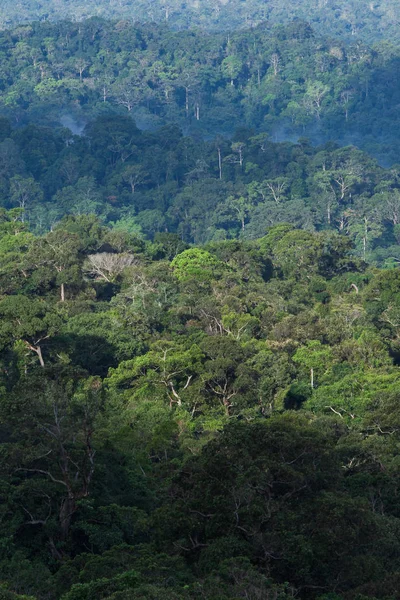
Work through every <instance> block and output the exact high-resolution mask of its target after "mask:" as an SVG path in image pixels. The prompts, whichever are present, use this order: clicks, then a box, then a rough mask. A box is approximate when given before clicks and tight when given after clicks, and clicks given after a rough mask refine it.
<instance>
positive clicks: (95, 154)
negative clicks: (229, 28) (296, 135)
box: [0, 116, 400, 265]
mask: <svg viewBox="0 0 400 600" xmlns="http://www.w3.org/2000/svg"><path fill="white" fill-rule="evenodd" d="M0 129H1V131H0V191H1V198H2V205H3V207H4V208H6V209H10V208H14V207H15V208H20V209H21V211H22V213H21V219H22V220H23V221H24V222H28V223H29V224H30V228H31V230H32V231H34V232H37V233H44V232H46V231H48V230H49V229H51V228H52V227H53V226H54V225H55V224H56V223H57V222H58V221H59V220H60V219H61V218H62V217H63V216H64V215H81V214H87V213H94V214H97V215H98V216H99V217H100V218H101V220H102V221H103V222H105V223H108V224H110V225H111V226H112V227H114V229H115V230H120V229H126V230H129V231H131V232H132V233H133V232H134V233H136V234H137V235H138V236H139V237H140V236H142V237H143V236H145V237H147V238H150V239H152V238H153V237H154V235H155V234H157V233H160V232H170V233H178V234H179V236H180V238H181V239H182V241H183V242H186V243H196V244H204V243H206V242H211V241H218V240H223V239H235V238H241V239H255V238H258V237H260V236H262V235H263V234H264V233H265V231H266V228H267V227H269V226H272V225H276V224H278V223H282V222H287V223H291V224H293V225H295V226H296V227H301V228H303V229H305V230H307V231H315V230H316V231H331V232H341V233H347V234H348V235H349V236H350V239H351V240H352V242H353V244H354V247H355V253H356V255H357V256H358V257H360V258H362V259H363V260H368V261H369V262H374V263H376V264H386V265H390V264H395V263H396V262H397V261H398V260H400V246H399V244H398V242H399V240H400V179H399V177H400V173H399V169H398V168H397V167H393V168H391V169H384V168H382V167H380V166H379V165H378V164H377V163H376V161H375V160H373V159H371V158H369V157H368V156H367V155H366V154H364V153H362V152H360V151H359V150H357V149H356V148H354V147H346V148H338V147H337V146H335V145H334V144H326V145H324V146H320V147H317V148H313V147H311V146H310V144H309V143H308V142H307V141H303V142H301V143H299V144H291V143H273V142H270V141H269V140H268V137H267V136H265V135H263V134H258V135H252V134H251V132H249V131H248V130H239V131H237V132H236V134H235V136H234V137H233V139H232V140H226V139H223V138H217V139H215V140H213V141H210V142H205V141H203V142H201V141H199V140H195V139H193V138H191V137H184V136H183V135H182V133H181V132H180V130H179V129H178V128H177V127H174V126H169V127H163V128H161V129H159V130H157V131H154V132H148V131H147V132H143V131H141V130H139V129H138V128H137V127H136V125H135V123H134V121H133V120H132V119H131V118H130V117H129V116H107V117H105V116H104V117H99V118H98V119H96V120H95V121H93V122H91V123H89V124H88V125H87V126H86V129H85V135H84V136H73V135H72V134H71V132H70V131H69V130H67V129H65V128H58V129H50V128H46V127H38V126H36V125H33V124H30V125H28V126H25V127H20V128H16V129H14V130H13V129H12V128H11V126H10V123H9V122H8V121H7V120H2V121H0Z"/></svg>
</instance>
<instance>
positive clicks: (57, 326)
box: [0, 209, 400, 600]
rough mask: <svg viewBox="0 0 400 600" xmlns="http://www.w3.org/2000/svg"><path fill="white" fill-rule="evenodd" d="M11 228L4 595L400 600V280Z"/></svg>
mask: <svg viewBox="0 0 400 600" xmlns="http://www.w3.org/2000/svg"><path fill="white" fill-rule="evenodd" d="M19 217H20V212H19V209H16V210H13V211H10V212H5V211H3V212H2V214H1V225H0V294H1V297H0V316H1V321H0V322H1V326H0V351H1V354H0V357H1V388H0V389H1V403H0V423H1V429H0V435H1V441H2V445H1V453H2V460H1V467H0V489H1V519H0V539H1V546H0V580H1V581H2V588H1V589H0V597H1V598H2V599H3V598H4V600H16V598H17V597H19V595H23V596H24V598H26V596H29V597H30V598H31V597H34V598H39V599H42V598H43V599H46V600H47V599H53V598H57V599H58V598H62V599H63V600H86V599H87V600H89V599H92V598H93V599H94V598H96V599H105V598H107V599H110V600H111V599H113V600H145V599H146V600H165V599H169V600H192V599H193V600H196V599H199V600H200V599H204V598H206V599H209V600H217V599H218V600H237V599H240V598H243V599H244V598H247V599H248V598H252V599H254V600H255V599H257V598H279V599H280V600H289V599H293V598H299V599H304V600H305V599H307V600H310V599H311V600H313V599H318V600H354V599H355V598H357V600H361V599H363V600H367V599H372V598H376V599H379V600H395V598H397V597H398V595H397V591H398V589H399V588H398V586H399V573H400V562H399V557H400V547H399V533H398V532H399V527H400V513H399V504H398V494H399V485H400V480H399V470H398V447H399V431H400V427H399V412H398V402H399V392H398V389H399V378H400V373H399V369H398V363H399V360H400V346H399V327H400V321H399V314H400V305H399V294H398V286H399V272H398V270H397V269H392V270H390V269H389V270H377V269H374V268H370V267H368V266H367V265H366V263H364V262H363V261H362V260H360V259H358V258H357V257H355V256H354V253H353V250H352V246H351V242H350V240H349V239H348V238H347V237H345V236H343V235H338V234H332V233H310V232H305V231H301V230H296V229H293V228H292V227H291V226H290V225H278V226H276V227H273V228H271V229H269V230H268V232H267V234H266V235H265V236H264V237H262V238H260V239H258V240H254V241H237V240H231V241H220V242H213V243H210V244H208V245H207V246H201V247H200V246H198V247H188V246H187V245H185V244H184V243H183V242H182V241H181V239H180V238H179V236H176V235H175V234H166V233H160V234H158V235H157V236H156V238H155V240H154V241H153V242H145V243H144V242H143V241H141V240H140V239H138V238H137V237H136V236H134V235H130V234H129V233H127V232H126V231H118V230H116V229H108V228H106V227H104V226H102V225H101V223H100V222H99V221H98V220H96V218H94V217H91V216H86V215H81V216H69V217H66V218H65V219H63V220H62V221H61V222H60V224H59V225H58V226H57V227H55V228H54V229H53V231H52V232H50V233H47V234H45V235H44V236H34V235H32V233H30V232H29V231H28V230H27V228H26V226H24V224H23V223H22V222H21V220H20V218H19Z"/></svg>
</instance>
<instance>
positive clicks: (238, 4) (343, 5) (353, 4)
mask: <svg viewBox="0 0 400 600" xmlns="http://www.w3.org/2000/svg"><path fill="white" fill-rule="evenodd" d="M90 17H106V18H109V19H121V18H122V19H130V20H131V21H132V22H138V21H140V22H166V23H168V24H169V25H170V26H172V27H174V28H177V29H188V28H194V27H198V28H201V29H204V30H211V31H221V30H233V29H238V28H246V27H254V26H256V25H258V24H259V23H261V22H265V21H268V22H269V23H287V22H289V21H292V20H294V19H302V20H304V21H308V22H309V23H311V24H312V25H313V26H314V27H316V28H317V29H318V30H319V31H320V32H322V33H325V34H329V35H335V36H340V37H341V38H347V39H352V38H353V39H354V38H357V39H363V40H364V41H370V42H371V41H372V42H374V41H377V40H379V39H395V40H399V29H398V25H399V20H400V7H399V4H398V2H396V0H372V1H369V2H368V1H366V0H346V1H345V2H344V1H343V0H290V1H289V0H201V1H199V0H18V1H13V0H2V3H1V6H0V28H4V27H10V26H13V25H16V24H18V23H21V22H22V23H23V22H26V21H45V20H65V19H66V20H73V21H81V20H83V19H87V18H90Z"/></svg>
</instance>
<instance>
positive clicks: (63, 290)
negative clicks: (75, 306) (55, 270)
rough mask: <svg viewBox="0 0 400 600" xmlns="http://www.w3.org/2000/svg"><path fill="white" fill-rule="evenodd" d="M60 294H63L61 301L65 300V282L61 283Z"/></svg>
mask: <svg viewBox="0 0 400 600" xmlns="http://www.w3.org/2000/svg"><path fill="white" fill-rule="evenodd" d="M60 296H61V302H65V284H64V283H62V284H61V288H60Z"/></svg>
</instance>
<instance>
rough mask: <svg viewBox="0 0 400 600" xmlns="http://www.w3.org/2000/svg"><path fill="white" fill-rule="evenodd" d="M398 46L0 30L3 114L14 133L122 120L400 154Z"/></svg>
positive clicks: (69, 28) (291, 28)
mask: <svg viewBox="0 0 400 600" xmlns="http://www.w3.org/2000/svg"><path fill="white" fill-rule="evenodd" d="M399 65H400V50H399V47H398V46H397V45H396V44H395V43H393V42H392V41H390V42H389V41H383V42H381V43H379V44H376V45H375V46H373V47H370V46H367V45H365V44H363V43H361V42H357V41H355V42H354V43H351V44H347V43H345V42H343V41H342V40H340V39H339V38H338V39H334V38H327V37H321V36H320V35H317V34H316V33H315V32H314V31H313V30H312V29H311V27H310V26H309V25H308V24H306V23H304V22H300V21H297V22H293V23H291V24H289V25H287V26H285V27H283V26H276V27H274V28H271V27H270V26H269V25H267V24H262V25H260V26H258V27H257V28H255V29H251V30H246V31H241V32H237V33H233V34H226V33H221V34H218V33H216V34H204V33H202V32H200V31H193V30H192V31H183V32H173V31H171V30H170V29H168V28H167V27H166V26H165V25H154V24H148V25H138V26H133V25H131V24H130V23H129V22H127V21H119V22H107V21H104V20H101V19H90V20H88V21H85V22H83V23H70V22H61V23H42V24H39V23H36V24H32V25H26V26H20V27H17V28H16V29H13V30H10V31H8V30H6V31H3V32H0V92H1V94H0V112H1V113H2V114H3V115H4V116H6V117H9V118H10V120H11V121H12V123H13V124H16V125H18V126H20V125H21V124H23V123H27V122H31V121H33V122H34V123H35V124H39V123H41V124H44V125H55V124H57V123H58V124H59V123H60V119H61V120H62V123H64V124H69V125H70V126H71V127H73V128H74V130H75V131H77V132H79V131H81V130H82V128H83V126H84V124H85V123H86V122H87V121H91V120H93V119H94V118H95V117H98V116H101V115H104V114H110V112H115V113H117V114H128V115H129V114H130V115H133V117H134V118H135V119H136V121H137V123H138V125H139V127H141V128H142V129H149V130H153V129H155V128H158V127H160V126H163V125H170V124H177V125H178V126H179V127H180V128H181V129H182V130H183V131H184V133H186V134H191V135H194V136H202V137H206V138H215V136H216V134H219V135H223V136H225V137H231V136H232V135H233V134H234V132H235V130H236V129H238V128H239V127H247V128H250V129H253V130H255V132H258V133H259V132H266V133H269V135H270V136H271V139H272V140H273V141H282V140H292V141H296V140H297V139H298V138H299V137H309V138H310V139H311V141H312V143H313V144H319V143H321V142H324V141H331V140H333V141H336V142H338V143H340V144H341V145H349V144H355V145H357V146H358V147H359V148H361V149H363V150H365V151H367V152H368V153H369V154H372V155H374V156H376V157H377V158H378V159H379V160H380V162H381V163H382V164H385V165H390V164H394V163H396V162H398V156H399V153H400V142H399V140H400V119H399V114H398V105H399V103H400V96H399V88H398V79H399V68H400V67H399Z"/></svg>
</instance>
